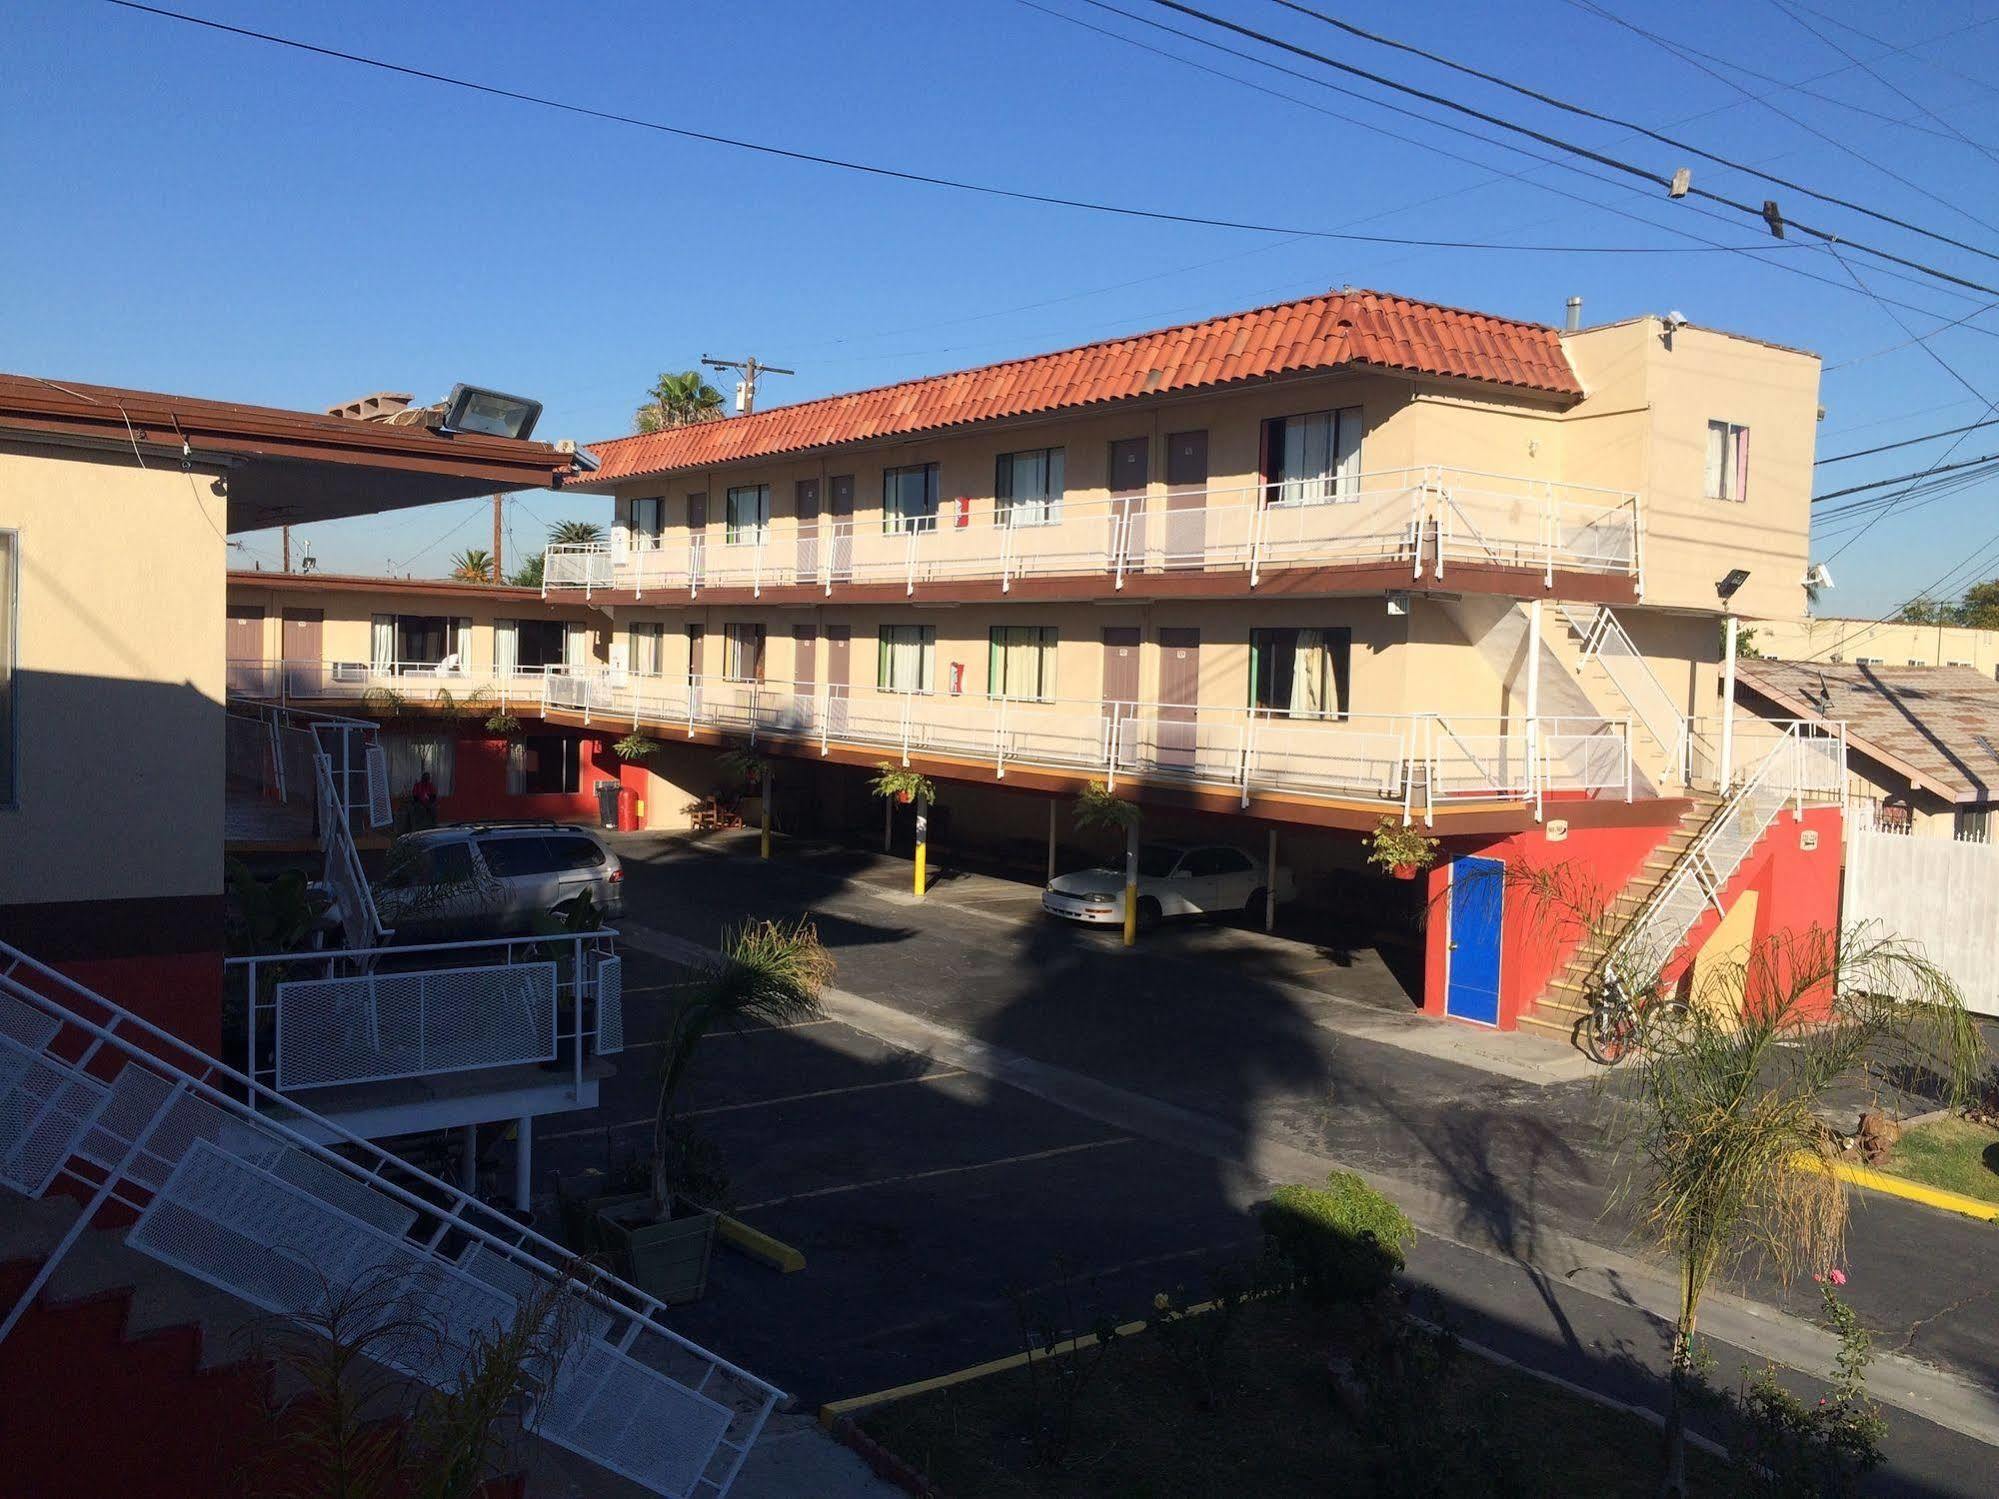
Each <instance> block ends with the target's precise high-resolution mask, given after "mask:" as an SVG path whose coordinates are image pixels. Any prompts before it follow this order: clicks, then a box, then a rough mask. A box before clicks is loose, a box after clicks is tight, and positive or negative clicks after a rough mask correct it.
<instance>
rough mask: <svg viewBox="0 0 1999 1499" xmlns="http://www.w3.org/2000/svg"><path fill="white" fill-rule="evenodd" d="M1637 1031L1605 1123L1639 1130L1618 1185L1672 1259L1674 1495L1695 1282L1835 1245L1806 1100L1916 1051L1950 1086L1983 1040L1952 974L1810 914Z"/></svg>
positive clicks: (1820, 1139)
mask: <svg viewBox="0 0 1999 1499" xmlns="http://www.w3.org/2000/svg"><path fill="white" fill-rule="evenodd" d="M1646 1039H1647V1044H1648V1046H1649V1047H1650V1050H1651V1055H1650V1057H1649V1059H1648V1061H1647V1064H1646V1065H1645V1066H1643V1067H1642V1068H1640V1069H1637V1070H1635V1071H1631V1072H1628V1073H1625V1074H1620V1077H1622V1078H1624V1079H1626V1090H1627V1091H1626V1099H1625V1101H1626V1102H1627V1103H1628V1104H1629V1105H1630V1107H1628V1108H1627V1109H1625V1110H1623V1111H1621V1117H1620V1119H1619V1121H1618V1126H1617V1127H1619V1128H1622V1129H1623V1130H1625V1131H1626V1132H1627V1133H1628V1136H1629V1138H1630V1142H1631V1143H1632V1144H1633V1145H1634V1146H1635V1147H1636V1150H1635V1153H1634V1155H1635V1158H1634V1161H1633V1164H1632V1166H1631V1168H1630V1169H1629V1172H1628V1175H1627V1177H1626V1179H1625V1181H1624V1182H1623V1183H1622V1186H1621V1188H1620V1190H1621V1192H1622V1193H1623V1195H1624V1196H1625V1198H1626V1199H1627V1200H1628V1201H1630V1202H1631V1203H1632V1204H1633V1205H1634V1206H1635V1207H1636V1209H1637V1211H1638V1215H1639V1218H1640V1220H1641V1222H1642V1223H1643V1224H1644V1226H1645V1228H1646V1230H1647V1231H1648V1232H1649V1233H1650V1234H1651V1236H1652V1237H1653V1238H1654V1240H1655V1241H1656V1242H1657V1243H1658V1245H1659V1247H1660V1248H1661V1249H1663V1250H1664V1251H1665V1252H1666V1253H1668V1254H1670V1255H1671V1256H1672V1257H1673V1258H1674V1259H1675V1260H1677V1261H1678V1262H1679V1267H1680V1304H1679V1310H1678V1315H1677V1317H1676V1318H1675V1324H1674V1335H1673V1352H1672V1388H1671V1396H1670V1405H1669V1408H1668V1416H1667V1426H1666V1442H1667V1449H1666V1468H1667V1471H1666V1476H1665V1482H1664V1487H1663V1490H1662V1492H1663V1493H1665V1494H1667V1495H1669V1496H1678V1495H1682V1494H1684V1493H1685V1492H1686V1431H1685V1401H1686V1396H1687V1393H1688V1391H1689V1389H1690V1387H1691V1386H1692V1385H1693V1383H1694V1372H1695V1370H1696V1368H1697V1367H1698V1359H1697V1356H1696V1347H1695V1335H1696V1332H1697V1330H1698V1327H1699V1319H1700V1309H1701V1301H1702V1298H1703V1297H1704V1296H1705V1295H1706V1293H1707V1290H1708V1288H1709V1286H1710V1285H1711V1284H1712V1283H1713V1281H1714V1280H1715V1278H1716V1277H1717V1276H1720V1275H1725V1274H1727V1273H1728V1272H1729V1271H1731V1270H1732V1269H1734V1268H1736V1267H1738V1266H1740V1265H1741V1264H1743V1263H1744V1262H1745V1261H1747V1260H1750V1259H1752V1258H1761V1259H1763V1260H1764V1261H1766V1262H1767V1263H1769V1264H1770V1265H1771V1266H1772V1267H1773V1268H1774V1269H1775V1270H1776V1271H1777V1273H1778V1275H1779V1276H1780V1278H1783V1279H1785V1280H1789V1279H1790V1278H1791V1277H1793V1276H1795V1275H1796V1274H1797V1273H1798V1272H1799V1271H1801V1270H1802V1271H1805V1272H1808V1273H1817V1272H1820V1271H1824V1270H1827V1269H1830V1268H1831V1267H1832V1266H1833V1265H1834V1264H1835V1263H1836V1261H1837V1259H1838V1257H1839V1255H1840V1253H1841V1246H1842V1243H1843V1240H1844V1236H1845V1228H1846V1216H1847V1201H1846V1187H1845V1184H1844V1182H1842V1181H1841V1179H1840V1178H1839V1177H1838V1176H1836V1175H1834V1174H1833V1172H1832V1171H1831V1169H1830V1167H1831V1165H1832V1161H1833V1155H1834V1145H1833V1142H1832V1140H1831V1139H1830V1137H1829V1136H1828V1133H1827V1131H1826V1129H1825V1126H1824V1125H1823V1123H1822V1122H1821V1118H1820V1115H1821V1112H1822V1110H1823V1109H1825V1108H1826V1107H1827V1106H1828V1098H1829V1095H1830V1094H1831V1092H1832V1090H1833V1088H1834V1087H1835V1085H1836V1084H1838V1083H1839V1082H1841V1080H1843V1079H1846V1078H1849V1077H1852V1076H1854V1075H1856V1074H1860V1073H1863V1072H1867V1071H1875V1072H1878V1071H1879V1070H1880V1069H1882V1068H1890V1067H1899V1068H1921V1069H1925V1070H1926V1071H1927V1072H1928V1073H1929V1074H1931V1075H1933V1076H1935V1077H1938V1078H1939V1079H1941V1080H1942V1084H1943V1086H1944V1089H1945V1091H1946V1092H1947V1093H1949V1094H1950V1095H1951V1096H1953V1097H1962V1096H1963V1095H1964V1094H1965V1093H1966V1091H1967V1090H1968V1089H1969V1087H1970V1086H1971V1083H1972V1081H1973V1079H1975V1078H1976V1076H1977V1075H1978V1069H1979V1066H1980V1063H1981V1060H1982V1052H1983V1048H1984V1043H1983V1041H1982V1039H1981V1038H1980V1036H1979V1033H1978V1031H1977V1029H1976V1027H1975V1026H1974V1025H1973V1023H1972V1021H1971V1019H1970V1017H1969V1016H1968V1015H1967V1014H1966V1013H1965V1010H1964V1005H1963V1000H1962V998H1961V997H1960V996H1959V994H1958V992H1957V989H1956V986H1955V985H1954V984H1952V982H1951V981H1950V979H1949V978H1948V977H1947V976H1946V975H1945V974H1944V973H1943V972H1942V971H1941V970H1939V969H1937V968H1936V967H1934V966H1933V965H1931V964H1930V963H1928V962H1927V961H1926V960H1924V959H1923V958H1922V957H1921V956H1920V954H1919V952H1918V950H1917V949H1915V948H1913V947H1911V946H1910V945H1909V944H1907V943H1905V942H1902V941H1900V940H1899V939H1895V938H1892V937H1886V936H1883V935H1882V934H1880V933H1879V932H1878V931H1877V930H1874V929H1872V928H1862V929H1859V930H1855V931H1850V932H1847V933H1845V934H1843V935H1842V934H1840V933H1836V932H1828V931H1825V930H1823V929H1821V928H1816V927H1814V928H1811V929H1810V930H1807V931H1805V932H1802V933H1792V932H1786V933H1777V934H1773V935H1772V936H1771V937H1769V938H1766V939H1764V940H1762V941H1760V942H1758V943H1756V944H1754V945H1752V947H1751V948H1750V949H1749V950H1748V952H1747V953H1746V954H1744V955H1742V956H1740V957H1737V958H1733V959H1729V960H1725V961H1723V962H1720V963H1717V964H1716V965H1715V968H1714V970H1713V972H1712V973H1711V974H1710V975H1709V976H1708V977H1707V978H1706V979H1705V980H1704V981H1703V983H1702V985H1701V987H1700V989H1699V990H1698V991H1696V992H1695V993H1694V994H1693V995H1692V996H1691V1006H1690V1009H1689V1011H1688V1013H1687V1015H1686V1016H1685V1017H1684V1019H1683V1020H1679V1021H1677V1023H1676V1024H1674V1025H1673V1026H1670V1027H1666V1026H1655V1027H1650V1028H1648V1031H1647V1036H1646ZM1916 1075H1919V1076H1920V1075H1922V1074H1921V1073H1917V1074H1916ZM1641 1162H1642V1164H1641ZM1647 1168H1649V1169H1647Z"/></svg>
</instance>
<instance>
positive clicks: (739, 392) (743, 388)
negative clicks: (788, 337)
mask: <svg viewBox="0 0 1999 1499" xmlns="http://www.w3.org/2000/svg"><path fill="white" fill-rule="evenodd" d="M701 362H702V363H703V364H705V365H707V366H708V368H709V369H711V370H740V371H742V375H743V378H742V379H740V380H738V381H737V382H736V415H738V416H748V415H749V414H750V413H751V412H752V411H755V410H756V409H757V377H758V376H759V375H795V374H797V373H798V371H797V370H786V369H779V368H778V367H777V366H776V365H774V364H762V363H759V362H758V360H757V356H756V355H754V354H752V355H750V357H749V358H747V359H717V358H715V357H714V356H713V355H712V354H703V355H702V356H701Z"/></svg>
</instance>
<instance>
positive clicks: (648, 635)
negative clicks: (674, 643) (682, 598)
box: [625, 622, 666, 677]
mask: <svg viewBox="0 0 1999 1499" xmlns="http://www.w3.org/2000/svg"><path fill="white" fill-rule="evenodd" d="M665 634H666V626H665V625H662V624H659V623H656V622H655V623H653V624H634V625H628V626H627V627H626V629H625V658H626V669H627V670H629V671H630V672H631V673H632V674H633V675H634V676H640V677H656V676H658V675H659V670H660V663H661V661H662V659H663V658H664V655H665V653H664V652H663V651H662V650H661V641H662V639H663V637H664V636H665Z"/></svg>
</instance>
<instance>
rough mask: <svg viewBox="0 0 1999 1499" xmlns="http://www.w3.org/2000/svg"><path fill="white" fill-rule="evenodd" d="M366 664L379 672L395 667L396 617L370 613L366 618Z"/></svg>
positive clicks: (388, 670) (389, 670)
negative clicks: (367, 618)
mask: <svg viewBox="0 0 1999 1499" xmlns="http://www.w3.org/2000/svg"><path fill="white" fill-rule="evenodd" d="M368 664H369V665H370V666H371V667H373V668H374V669H375V670H376V671H379V672H391V671H394V670H395V669H396V617H395V615H393V614H376V615H371V616H370V617H369V620H368Z"/></svg>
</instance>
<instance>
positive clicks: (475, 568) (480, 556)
mask: <svg viewBox="0 0 1999 1499" xmlns="http://www.w3.org/2000/svg"><path fill="white" fill-rule="evenodd" d="M451 576H452V577H454V578H456V579H457V580H458V581H459V582H461V583H497V582H499V581H500V578H499V574H498V573H497V572H496V571H495V570H494V567H493V554H492V553H491V552H488V551H486V550H484V549H483V548H480V547H467V548H466V549H465V550H464V551H462V552H460V553H459V554H458V555H457V556H456V557H453V558H452V559H451Z"/></svg>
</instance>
